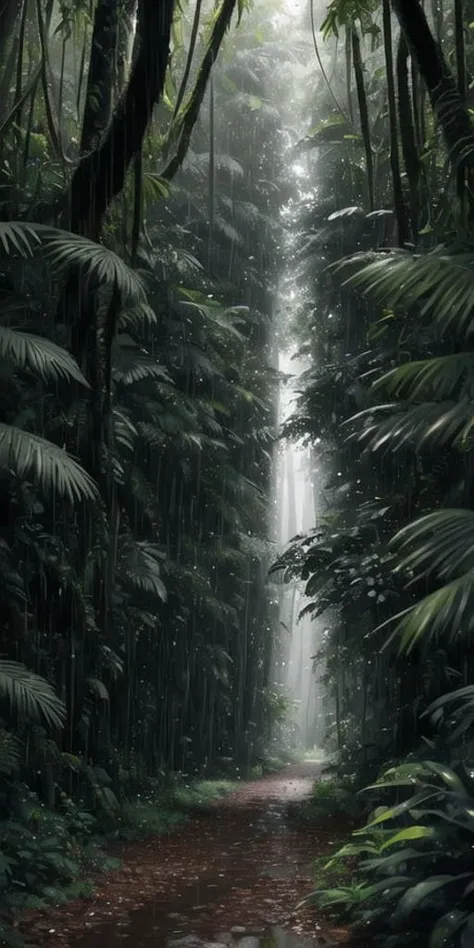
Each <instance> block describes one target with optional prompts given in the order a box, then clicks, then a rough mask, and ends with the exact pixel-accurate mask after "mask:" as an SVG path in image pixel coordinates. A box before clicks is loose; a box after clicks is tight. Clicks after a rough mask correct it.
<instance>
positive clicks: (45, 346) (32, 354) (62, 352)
mask: <svg viewBox="0 0 474 948" xmlns="http://www.w3.org/2000/svg"><path fill="white" fill-rule="evenodd" d="M0 359H5V360H6V361H8V362H10V363H12V364H13V365H14V366H15V368H17V369H30V370H31V371H32V372H34V374H35V375H37V376H38V377H39V378H42V379H44V380H45V381H48V380H50V379H51V380H53V381H57V380H59V379H66V380H68V381H69V380H74V381H75V382H79V383H80V384H81V385H84V386H86V387H87V388H89V383H88V382H87V380H86V379H85V378H84V376H83V374H82V372H81V370H80V369H79V366H78V364H77V362H76V360H75V359H74V357H73V356H72V355H71V354H70V353H69V352H67V351H66V349H62V348H61V346H57V345H56V344H55V343H54V342H51V340H50V339H45V338H43V337H42V336H34V335H32V334H31V333H28V332H23V331H22V330H20V329H11V328H10V327H9V326H0Z"/></svg>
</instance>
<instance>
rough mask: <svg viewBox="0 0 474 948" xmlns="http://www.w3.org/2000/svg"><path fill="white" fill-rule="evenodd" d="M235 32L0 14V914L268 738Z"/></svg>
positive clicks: (266, 228)
mask: <svg viewBox="0 0 474 948" xmlns="http://www.w3.org/2000/svg"><path fill="white" fill-rule="evenodd" d="M246 7H247V5H246V4H245V3H243V2H241V0H230V2H229V0H223V2H222V3H220V4H217V5H214V4H211V3H202V4H201V3H197V4H190V5H189V6H187V5H186V4H184V5H183V4H175V3H174V2H173V0H166V2H163V3H161V2H160V3H158V2H157V0H138V3H136V2H133V0H121V2H120V3H116V2H111V0H97V2H96V3H94V4H84V3H82V2H81V0H70V2H59V3H56V2H54V0H51V2H50V0H47V2H43V0H38V3H37V4H36V5H33V4H31V3H28V2H19V3H18V2H16V0H12V2H5V3H3V4H0V47H1V50H2V56H1V73H0V87H1V90H2V95H1V97H0V98H1V141H0V151H1V154H0V188H1V198H0V242H1V244H0V257H1V259H0V293H1V323H0V368H1V373H0V374H1V379H0V479H1V501H0V616H1V633H0V634H1V644H0V653H1V655H2V658H1V661H0V697H1V728H0V806H1V813H0V818H1V821H2V822H0V834H1V836H2V855H1V864H0V885H1V886H2V887H3V893H4V898H3V900H2V911H3V909H7V908H9V909H14V910H15V909H16V908H18V907H19V906H20V907H21V905H22V904H24V898H23V893H25V892H28V891H29V892H33V893H35V894H36V895H37V896H38V897H40V898H41V899H43V900H48V899H53V900H55V899H57V898H58V886H59V887H61V886H62V887H63V888H64V886H66V888H67V887H68V886H69V889H68V892H69V891H70V884H71V883H74V884H75V880H76V879H77V878H78V876H79V877H80V874H81V867H83V866H84V865H86V864H87V865H88V866H90V865H91V864H92V863H93V864H97V865H98V864H99V863H101V864H102V863H103V857H101V856H99V857H98V858H96V857H95V855H94V853H95V849H94V847H96V845H97V843H96V842H95V841H94V840H95V836H96V835H97V832H98V829H101V832H105V831H111V830H113V829H114V827H117V826H118V825H122V824H123V821H124V818H125V816H126V813H127V806H128V803H127V801H128V800H131V799H133V798H134V795H136V793H137V792H138V791H141V792H142V794H143V793H145V796H146V799H152V798H153V794H154V793H155V792H156V793H158V789H159V787H161V790H160V794H161V796H160V800H163V792H164V791H163V785H164V783H166V774H167V773H170V772H171V771H181V772H183V773H185V774H187V775H198V774H209V773H212V772H213V773H219V772H220V773H221V774H224V773H226V772H230V771H234V772H235V771H237V772H238V773H245V774H249V773H250V772H251V770H252V768H253V767H255V766H256V765H257V766H261V764H262V761H264V759H265V758H266V756H268V755H269V753H271V742H272V737H273V727H274V725H276V724H277V723H278V717H280V718H281V717H282V715H283V714H284V710H285V709H284V702H282V701H281V700H280V696H279V695H278V694H276V693H275V692H274V690H273V689H272V687H271V677H270V656H271V626H272V621H273V619H272V614H271V605H270V597H269V595H268V593H267V572H268V566H269V564H270V547H269V544H268V493H269V483H270V476H271V470H270V466H271V455H272V445H273V442H274V440H275V434H276V431H275V422H276V419H275V416H274V408H273V404H274V393H275V385H276V374H275V372H274V371H273V370H272V368H271V351H270V345H271V339H270V329H271V325H272V319H273V310H274V300H275V291H276V274H277V271H278V265H279V250H278V248H279V232H280V209H281V206H282V203H283V202H284V201H286V200H287V197H288V185H287V184H286V183H285V181H284V178H283V167H282V157H281V156H282V147H281V143H280V136H281V119H280V116H279V112H278V110H277V108H276V105H275V103H276V99H277V96H278V90H279V83H278V82H274V81H273V79H272V81H270V79H271V77H272V71H273V68H274V63H275V61H279V62H280V66H281V81H282V82H283V81H284V77H285V68H286V59H287V54H286V51H283V52H282V50H281V49H280V48H279V46H278V44H277V37H276V34H275V27H274V22H273V20H272V19H271V18H270V17H269V13H268V14H267V12H266V11H265V8H263V9H262V10H261V11H260V17H261V20H262V23H263V26H264V28H265V34H266V42H265V43H264V42H263V32H262V27H261V26H259V25H258V23H257V24H256V22H255V21H253V22H251V23H249V22H247V21H246ZM269 12H270V11H269ZM78 129H79V131H78ZM249 143H251V147H250V146H249ZM285 189H286V190H285ZM167 792H168V791H167ZM173 792H174V791H173ZM135 822H136V819H135ZM132 823H133V819H132ZM33 830H34V835H32V831H33ZM91 840H92V841H91ZM76 889H77V885H76ZM74 891H76V890H74Z"/></svg>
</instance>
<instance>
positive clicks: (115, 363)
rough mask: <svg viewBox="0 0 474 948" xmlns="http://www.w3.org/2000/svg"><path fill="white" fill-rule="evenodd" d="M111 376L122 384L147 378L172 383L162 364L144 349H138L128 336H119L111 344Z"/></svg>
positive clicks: (131, 383)
mask: <svg viewBox="0 0 474 948" xmlns="http://www.w3.org/2000/svg"><path fill="white" fill-rule="evenodd" d="M112 378H113V380H114V382H120V383H121V384H122V385H133V384H134V383H136V382H142V381H143V379H147V378H154V379H159V381H161V382H167V383H168V384H170V385H172V384H173V383H172V379H171V377H170V376H169V375H168V372H167V371H166V369H165V368H164V366H163V365H160V363H159V362H158V361H157V359H154V358H153V356H151V355H149V354H148V353H147V352H146V351H145V350H144V349H139V348H138V346H137V345H136V343H134V342H133V340H132V339H130V338H129V337H128V336H119V337H118V338H117V340H116V342H115V343H114V345H113V349H112Z"/></svg>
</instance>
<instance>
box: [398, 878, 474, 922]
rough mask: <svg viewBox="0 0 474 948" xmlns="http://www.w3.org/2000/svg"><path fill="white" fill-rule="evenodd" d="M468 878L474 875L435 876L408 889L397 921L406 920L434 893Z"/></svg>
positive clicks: (401, 901) (399, 907)
mask: <svg viewBox="0 0 474 948" xmlns="http://www.w3.org/2000/svg"><path fill="white" fill-rule="evenodd" d="M467 878H472V873H470V872H463V873H462V875H460V876H453V875H444V876H442V875H440V876H433V877H432V878H431V879H425V880H424V881H423V882H418V883H417V885H414V886H412V887H411V888H410V889H408V891H407V892H405V895H404V896H403V897H402V898H401V899H400V902H399V903H398V905H397V909H396V912H395V917H396V918H397V919H401V918H406V917H407V916H408V915H410V914H411V913H412V912H413V911H415V909H417V908H419V906H420V905H421V903H422V902H423V901H424V900H425V899H427V898H428V897H429V896H430V895H433V893H434V892H438V891H439V889H443V888H445V886H447V885H452V883H453V882H454V883H456V882H458V881H459V880H460V879H467Z"/></svg>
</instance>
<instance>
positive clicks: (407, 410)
mask: <svg viewBox="0 0 474 948" xmlns="http://www.w3.org/2000/svg"><path fill="white" fill-rule="evenodd" d="M360 421H363V422H364V425H363V428H362V431H360V430H358V431H356V432H353V433H352V434H351V435H350V436H349V439H350V440H358V441H360V442H362V443H364V444H365V447H366V449H367V450H370V451H380V450H381V449H382V448H390V450H392V451H398V450H400V449H401V448H406V447H408V446H410V447H412V448H415V449H421V448H422V447H426V446H428V445H430V446H433V445H445V444H452V445H456V446H457V447H459V448H463V447H465V445H466V442H467V440H468V438H469V436H470V434H471V431H472V428H473V425H474V408H473V403H472V401H471V400H468V399H464V400H463V401H460V402H432V403H429V402H427V403H425V404H421V405H406V404H405V405H404V404H399V403H397V402H394V403H392V404H388V405H376V406H374V407H373V408H367V409H364V411H362V412H358V413H357V415H353V417H352V418H351V419H350V424H353V423H355V422H360Z"/></svg>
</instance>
